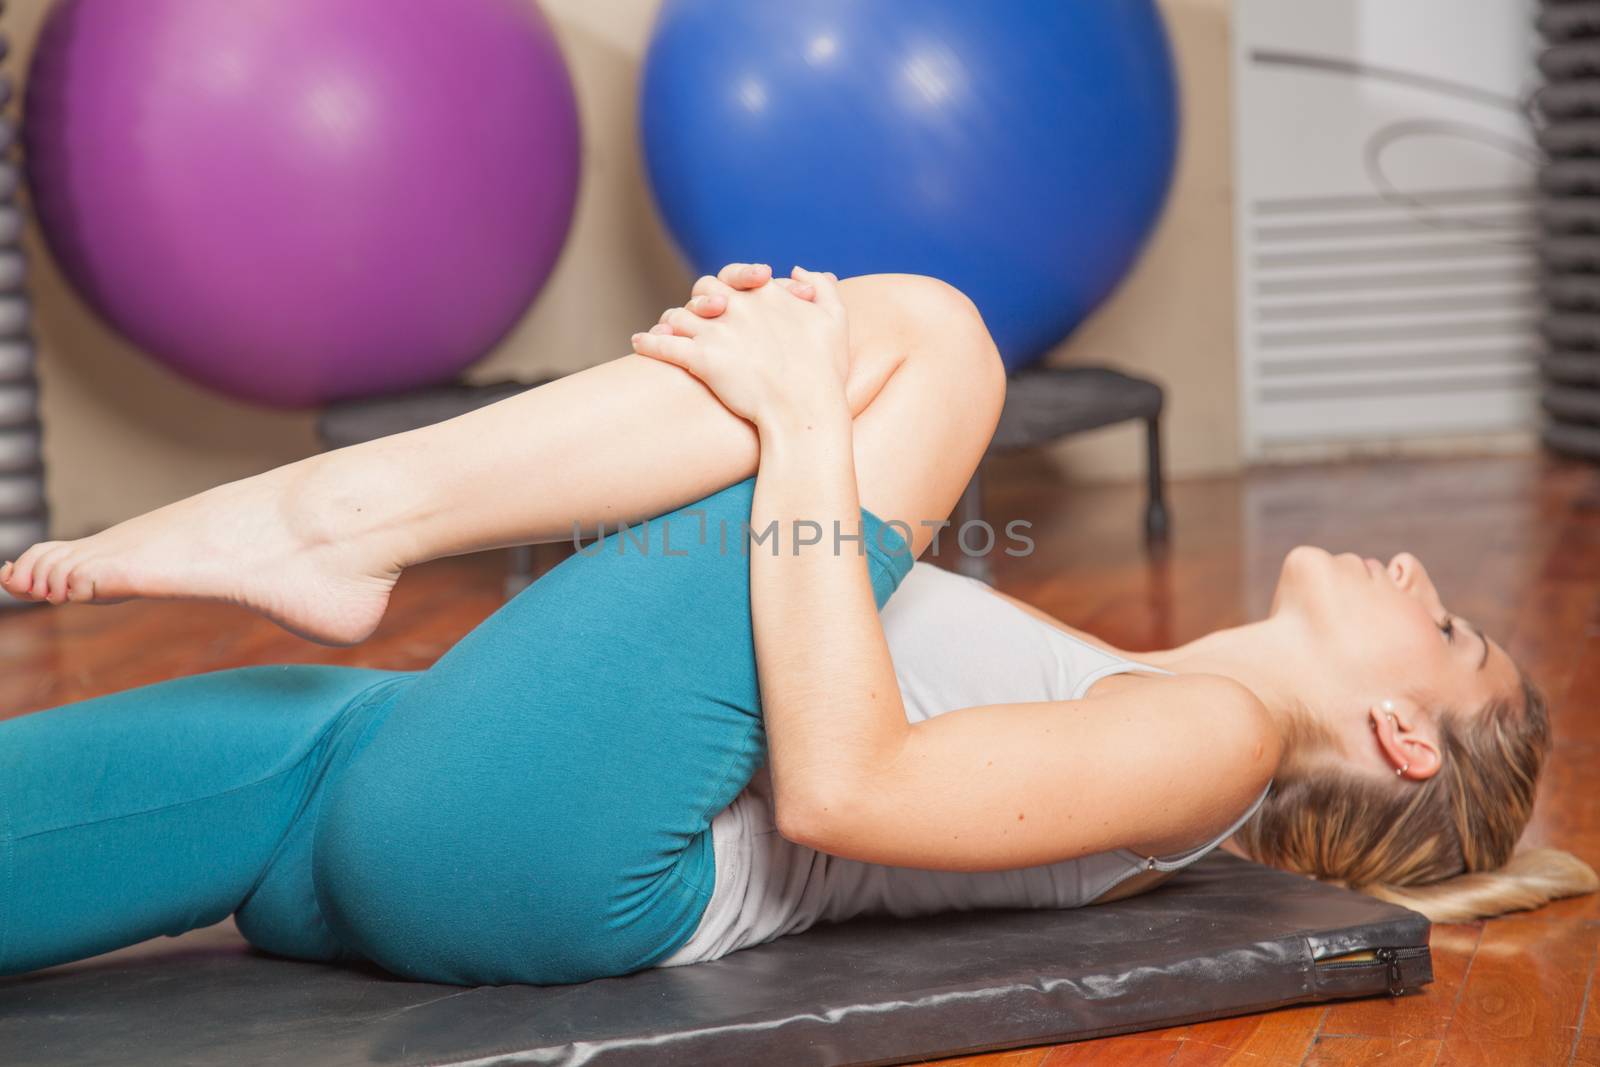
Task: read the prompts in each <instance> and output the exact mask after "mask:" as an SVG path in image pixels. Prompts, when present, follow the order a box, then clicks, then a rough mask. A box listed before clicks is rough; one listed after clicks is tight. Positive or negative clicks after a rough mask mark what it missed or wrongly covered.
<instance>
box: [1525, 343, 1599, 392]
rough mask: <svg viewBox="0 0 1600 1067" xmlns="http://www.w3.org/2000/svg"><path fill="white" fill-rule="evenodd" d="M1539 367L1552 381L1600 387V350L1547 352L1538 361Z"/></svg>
mask: <svg viewBox="0 0 1600 1067" xmlns="http://www.w3.org/2000/svg"><path fill="white" fill-rule="evenodd" d="M1539 369H1540V370H1542V371H1544V376H1545V377H1546V378H1548V379H1550V380H1551V381H1553V382H1563V383H1565V384H1567V385H1581V386H1587V387H1589V388H1591V389H1593V388H1600V352H1584V351H1582V350H1578V351H1563V350H1557V351H1554V352H1547V353H1545V355H1544V358H1543V359H1541V360H1540V361H1539Z"/></svg>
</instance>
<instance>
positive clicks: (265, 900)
mask: <svg viewBox="0 0 1600 1067" xmlns="http://www.w3.org/2000/svg"><path fill="white" fill-rule="evenodd" d="M403 677H405V676H403V675H401V676H397V675H393V674H390V673H389V672H384V671H369V670H358V669H355V668H345V667H326V666H292V667H249V668H242V669H238V670H228V671H217V672H214V673H210V674H200V675H194V676H191V677H185V678H176V679H172V680H170V681H165V682H160V683H157V684H155V685H148V686H143V687H140V688H136V689H129V690H125V691H123V692H120V693H112V694H110V695H108V696H103V697H97V698H95V699H92V700H85V701H82V702H79V703H76V704H70V705H67V706H65V707H60V708H55V709H53V710H50V711H42V712H38V713H36V714H32V715H24V716H22V717H21V718H17V719H11V720H8V721H6V722H3V723H0V973H14V972H19V971H28V970H33V969H35V968H38V967H47V966H50V965H52V964H56V963H61V962H64V961H67V960H74V959H81V958H83V957H85V956H91V955H95V954H96V953H99V952H104V951H107V950H109V949H113V948H119V947H121V946H124V945H129V944H133V943H136V942H139V941H143V940H145V939H147V938H151V937H155V936H157V935H160V934H171V935H177V934H180V933H183V932H184V931H186V930H191V929H194V928H196V927H200V926H206V925H209V924H211V923H214V922H218V921H220V920H222V919H223V918H225V917H227V916H228V915H229V914H230V913H232V912H234V911H235V910H236V909H239V908H241V907H243V908H244V909H245V911H246V912H247V913H248V918H247V916H246V914H245V913H241V917H240V921H241V926H242V927H248V928H250V929H251V930H253V931H254V933H255V934H256V935H258V936H259V937H260V938H261V939H262V940H263V941H264V942H266V943H267V944H268V947H272V948H275V949H277V950H278V951H283V952H288V953H291V954H295V955H310V956H314V957H318V958H327V957H330V956H334V955H337V954H338V948H337V946H336V945H334V944H332V943H331V942H330V941H329V940H328V938H327V936H326V932H325V930H323V928H322V925H321V920H320V918H319V916H318V915H317V913H316V908H315V904H314V901H313V900H312V899H311V897H310V894H309V893H307V892H304V891H302V892H299V893H293V892H279V891H278V890H279V888H280V886H288V885H290V884H292V882H293V879H291V878H287V877H286V875H287V874H288V873H289V872H290V871H291V870H292V868H293V867H294V865H295V860H294V856H295V850H294V848H293V847H292V845H291V841H292V839H293V836H294V827H295V825H296V822H297V820H298V818H299V816H300V814H301V813H302V812H303V811H304V810H305V809H306V807H307V805H308V804H311V803H314V798H315V793H316V788H317V784H318V783H319V782H321V781H322V780H323V778H324V777H325V775H326V774H327V772H328V768H329V766H330V763H331V762H333V761H334V760H335V759H336V756H337V754H338V753H339V752H340V751H342V750H343V749H344V748H345V747H346V745H347V741H348V740H349V739H348V736H347V734H348V731H347V730H346V729H345V727H346V726H347V725H348V724H349V723H350V721H351V716H350V714H349V713H350V709H352V708H353V707H354V706H355V705H356V704H358V703H359V702H360V701H361V700H362V699H363V698H364V697H365V696H366V695H367V694H370V693H372V692H374V691H375V690H376V689H379V688H383V687H386V686H389V685H391V684H395V683H394V681H393V680H394V679H397V678H403ZM300 885H301V887H302V889H304V888H308V887H309V882H308V881H302V882H301V883H300Z"/></svg>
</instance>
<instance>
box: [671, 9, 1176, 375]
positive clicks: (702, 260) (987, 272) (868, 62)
mask: <svg viewBox="0 0 1600 1067" xmlns="http://www.w3.org/2000/svg"><path fill="white" fill-rule="evenodd" d="M641 94H642V100H641V121H642V130H643V139H644V152H645V159H646V164H647V167H648V169H649V175H650V182H651V186H652V188H653V190H654V193H655V197H656V201H657V204H658V206H659V208H660V211H661V214H662V216H663V217H664V218H665V220H666V223H667V226H668V228H669V229H670V230H671V232H672V235H673V237H674V238H675V240H676V241H677V242H678V244H679V246H680V248H681V250H682V251H683V253H684V255H685V256H686V257H687V259H688V260H689V262H690V263H691V264H692V265H693V266H694V267H695V268H696V269H697V270H699V271H708V270H712V269H714V268H716V267H718V266H720V265H721V264H723V263H725V262H729V261H733V260H745V261H754V262H768V263H771V264H772V265H773V266H774V268H775V269H778V270H786V269H787V268H788V267H789V266H791V265H793V264H796V263H798V264H800V265H802V266H806V267H812V268H815V269H819V270H832V271H835V272H837V273H839V274H840V275H847V274H867V273H874V272H884V271H904V272H909V273H917V274H930V275H934V276H936V277H939V278H943V279H944V280H945V281H948V282H950V283H951V284H953V285H955V286H957V287H959V288H960V289H962V290H964V291H965V292H966V293H967V294H968V295H969V296H971V297H972V299H973V300H974V301H975V302H976V303H977V305H978V307H979V309H980V310H981V311H982V312H983V315H984V318H985V319H986V320H987V322H988V324H989V328H990V329H991V330H992V331H993V333H994V336H995V340H996V342H997V343H998V344H999V347H1000V351H1001V354H1002V355H1003V356H1004V357H1005V361H1006V366H1007V367H1008V368H1011V369H1015V368H1017V367H1020V366H1023V365H1025V364H1026V363H1028V362H1029V361H1031V360H1034V359H1037V358H1038V357H1039V356H1041V355H1043V354H1044V353H1045V352H1046V351H1047V350H1048V349H1049V348H1050V347H1051V346H1053V345H1054V344H1056V343H1057V342H1059V341H1060V340H1061V339H1062V338H1064V337H1066V336H1067V335H1068V334H1069V333H1071V332H1072V330H1073V329H1074V328H1075V327H1077V326H1078V324H1079V323H1081V322H1082V321H1083V320H1084V319H1085V318H1086V317H1087V316H1088V315H1089V313H1090V312H1091V311H1093V310H1094V308H1095V306H1096V305H1097V304H1099V303H1100V302H1101V301H1102V300H1104V299H1105V297H1106V296H1107V295H1108V294H1109V293H1110V292H1111V291H1112V289H1113V288H1115V287H1116V285H1117V283H1118V282H1119V281H1120V280H1121V279H1122V278H1123V276H1124V275H1125V274H1126V273H1127V272H1128V269H1129V268H1130V267H1131V265H1132V264H1133V261H1134V258H1135V257H1136V256H1137V255H1138V252H1139V249H1140V246H1141V245H1142V244H1143V243H1144V240H1145V238H1146V237H1147V236H1148V235H1149V233H1150V231H1151V229H1152V228H1153V226H1154V224H1155V220H1156V217H1157V216H1158V215H1159V214H1160V210H1161V203H1162V200H1163V199H1164V198H1165V196H1166V191H1167V187H1168V185H1169V184H1170V182H1171V177H1172V167H1173V156H1174V154H1175V149H1176V141H1177V100H1176V89H1175V80H1174V75H1173V68H1172V58H1171V53H1170V50H1169V48H1168V44H1167V39H1166V34H1165V32H1164V30H1163V27H1162V24H1161V16H1160V14H1159V13H1158V12H1157V11H1156V8H1155V4H1154V3H1153V2H1152V0H1008V2H1007V3H1003V4H990V3H978V2H976V0H921V2H918V3H914V4H909V3H908V4H901V3H894V4H890V3H862V2H860V0H815V2H812V3H807V4H794V3H787V4H770V3H760V4H753V3H750V2H749V0H724V2H721V3H717V2H707V0H666V3H664V4H663V5H662V7H661V11H660V14H659V16H658V20H657V23H656V27H655V31H654V36H653V39H652V42H651V45H650V50H649V54H648V55H647V56H646V59H645V65H644V74H643V79H642V82H641Z"/></svg>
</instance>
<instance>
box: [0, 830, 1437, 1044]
mask: <svg viewBox="0 0 1600 1067" xmlns="http://www.w3.org/2000/svg"><path fill="white" fill-rule="evenodd" d="M1427 944H1428V921H1427V920H1426V919H1424V918H1423V917H1422V916H1420V915H1418V914H1416V913H1415V912H1412V911H1408V910H1406V909H1405V908H1400V907H1396V906H1394V905H1392V904H1385V903H1383V902H1381V901H1378V900H1375V899H1373V898H1371V897H1367V896H1363V895H1361V894H1359V893H1353V892H1350V891H1349V890H1345V889H1340V888H1337V887H1334V886H1330V885H1325V884H1322V883H1319V882H1315V881H1312V880H1310V879H1307V878H1301V877H1298V876H1295V875H1291V874H1285V873H1283V872H1281V871H1275V870H1272V869H1270V868H1266V867H1262V866H1259V865H1257V864H1253V863H1246V862H1244V861H1243V860H1239V859H1237V858H1235V857H1233V856H1228V855H1225V854H1221V853H1214V854H1212V855H1211V856H1208V857H1207V858H1206V859H1205V860H1203V861H1201V862H1200V863H1198V864H1196V865H1195V866H1194V867H1191V868H1189V869H1188V870H1186V871H1183V872H1182V873H1181V874H1179V875H1178V876H1177V877H1176V878H1174V879H1173V880H1172V881H1171V882H1169V883H1168V884H1166V885H1164V886H1161V887H1159V888H1157V889H1156V890H1154V891H1153V892H1150V893H1147V894H1145V895H1142V896H1137V897H1132V898H1129V899H1127V900H1122V901H1118V902H1116V903H1113V904H1105V905H1101V906H1099V907H1091V908H1081V909H1076V910H1069V911H1007V912H975V913H969V914H964V915H960V914H951V915H941V916H935V917H932V918H928V919H919V920H892V919H870V920H856V921H854V922H850V923H843V924H838V925H825V926H819V927H815V928H813V929H812V930H809V931H807V932H806V933H804V934H799V935H797V936H794V937H786V938H781V939H779V940H777V941H774V942H772V943H770V944H766V945H761V946H758V947H756V948H750V949H745V950H743V951H741V952H735V953H733V954H731V955H729V956H725V957H724V958H722V959H720V960H716V961H714V962H712V963H703V964H697V965H695V966H692V967H675V968H659V969H655V970H649V971H643V972H640V973H639V974H634V975H629V976H627V977H625V978H608V979H602V980H600V981H595V982H586V983H584V984H582V985H576V986H550V987H542V988H541V987H533V986H501V987H483V988H479V989H461V988H456V987H452V986H435V985H423V984H419V983H411V982H401V981H397V980H393V979H389V978H386V977H384V976H383V975H381V974H378V973H376V972H374V971H370V970H358V969H353V968H343V967H332V966H324V965H319V964H308V963H294V962H289V961H284V960H277V959H272V958H270V957H267V956H264V955H260V954H257V953H253V952H251V951H250V950H248V949H247V948H245V947H244V946H243V944H242V942H240V941H239V940H238V939H237V936H236V935H234V934H233V933H232V932H231V931H230V930H229V929H228V928H227V927H213V928H211V929H210V930H207V931H201V932H198V933H196V934H190V935H187V936H185V937H183V938H180V939H178V940H176V941H163V942H158V943H155V944H153V945H151V946H141V947H140V948H137V949H132V950H127V951H125V952H122V953H115V954H112V955H110V956H103V957H100V958H99V959H98V960H91V961H85V962H83V963H78V964H73V965H71V966H68V967H59V968H55V969H54V970H50V971H43V972H40V973H38V974H35V975H31V976H23V977H19V978H10V979H0V1063H5V1064H7V1065H8V1067H57V1065H60V1067H67V1065H71V1067H94V1065H101V1064H103V1065H111V1064H115V1065H117V1067H130V1065H142V1064H150V1065H156V1064H159V1065H161V1067H189V1065H195V1067H199V1065H205V1067H210V1065H213V1064H219V1063H226V1064H230V1065H249V1064H268V1063H271V1064H295V1065H297V1067H346V1065H357V1064H404V1065H420V1064H464V1063H485V1064H486V1063H494V1064H496V1065H507V1064H532V1063H537V1064H577V1063H582V1064H586V1065H596V1064H598V1065H605V1067H611V1065H618V1064H622V1065H630V1067H632V1065H647V1064H648V1065H651V1067H657V1065H668V1067H670V1065H675V1064H684V1065H691V1064H692V1065H695V1067H714V1065H718V1064H728V1065H741V1067H743V1065H747V1064H755V1063H774V1064H784V1065H785V1067H789V1065H804V1064H854V1065H865V1064H891V1063H904V1062H915V1061H917V1060H920V1059H923V1058H930V1057H934V1056H937V1055H956V1054H959V1053H970V1052H977V1051H986V1050H990V1049H998V1048H1007V1047H1013V1046H1020V1045H1039V1044H1053V1043H1059V1042H1063V1041H1070V1040H1075V1039H1080V1038H1088V1037H1099V1036H1104V1035H1107V1034H1116V1033H1125V1032H1128V1031H1133V1030H1144V1029H1150V1028H1153V1027H1158V1026H1164V1025H1170V1024H1179V1023H1186V1022H1194V1021H1197V1020H1201V1019H1212V1018H1218V1017H1221V1016H1226V1015H1238V1014H1243V1013H1249V1012H1257V1011H1264V1010H1266V1009H1269V1008H1274V1007H1279V1006H1282V1005H1286V1004H1295V1003H1301V1002H1305V1001H1317V1000H1329V999H1336V998H1344V997H1359V996H1375V995H1388V994H1389V993H1390V992H1391V990H1392V989H1398V988H1401V987H1404V988H1405V989H1408V990H1410V989H1415V988H1416V987H1417V986H1419V985H1422V984H1423V983H1426V982H1430V981H1432V979H1433V970H1432V960H1431V958H1430V956H1429V954H1428V949H1427Z"/></svg>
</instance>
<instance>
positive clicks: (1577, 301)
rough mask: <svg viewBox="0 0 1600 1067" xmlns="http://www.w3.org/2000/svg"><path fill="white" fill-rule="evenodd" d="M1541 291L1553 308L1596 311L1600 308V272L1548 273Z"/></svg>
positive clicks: (1541, 282)
mask: <svg viewBox="0 0 1600 1067" xmlns="http://www.w3.org/2000/svg"><path fill="white" fill-rule="evenodd" d="M1539 292H1540V295H1542V296H1543V297H1544V299H1545V302H1546V303H1547V304H1549V305H1550V306H1551V307H1553V308H1559V309H1560V310H1562V311H1594V310H1596V309H1600V274H1546V275H1545V276H1544V278H1543V279H1542V280H1541V281H1540V282H1539Z"/></svg>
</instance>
